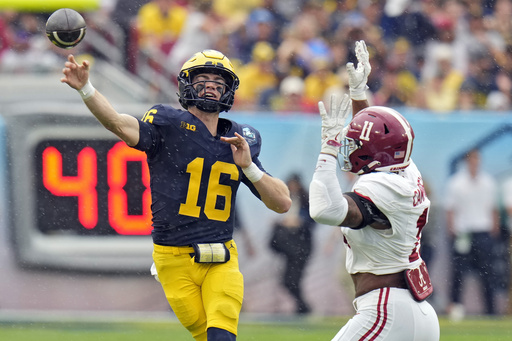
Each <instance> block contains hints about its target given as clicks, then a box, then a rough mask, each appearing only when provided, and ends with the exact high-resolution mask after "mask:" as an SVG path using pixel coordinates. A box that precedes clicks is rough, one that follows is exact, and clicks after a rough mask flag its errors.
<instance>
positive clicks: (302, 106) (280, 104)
mask: <svg viewBox="0 0 512 341" xmlns="http://www.w3.org/2000/svg"><path fill="white" fill-rule="evenodd" d="M271 109H272V110H273V111H276V112H278V113H298V112H309V113H315V114H316V110H313V109H312V108H311V106H308V105H307V103H306V101H305V99H304V80H303V79H302V78H300V77H299V76H287V77H285V78H284V79H283V80H282V81H281V83H280V84H279V93H278V94H276V95H275V96H274V97H272V100H271Z"/></svg>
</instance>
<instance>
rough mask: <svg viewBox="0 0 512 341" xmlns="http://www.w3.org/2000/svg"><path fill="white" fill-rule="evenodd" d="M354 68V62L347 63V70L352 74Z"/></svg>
mask: <svg viewBox="0 0 512 341" xmlns="http://www.w3.org/2000/svg"><path fill="white" fill-rule="evenodd" d="M355 71H356V70H355V68H354V63H352V62H350V63H347V72H348V73H349V74H352V73H354V72H355Z"/></svg>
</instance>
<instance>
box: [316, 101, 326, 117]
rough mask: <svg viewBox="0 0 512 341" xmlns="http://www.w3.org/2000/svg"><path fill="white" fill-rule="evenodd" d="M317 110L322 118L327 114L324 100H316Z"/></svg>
mask: <svg viewBox="0 0 512 341" xmlns="http://www.w3.org/2000/svg"><path fill="white" fill-rule="evenodd" d="M318 111H319V112H320V116H321V117H322V118H324V117H325V116H327V111H326V110H325V104H324V102H322V101H320V102H318Z"/></svg>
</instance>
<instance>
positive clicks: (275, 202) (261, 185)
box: [221, 133, 292, 213]
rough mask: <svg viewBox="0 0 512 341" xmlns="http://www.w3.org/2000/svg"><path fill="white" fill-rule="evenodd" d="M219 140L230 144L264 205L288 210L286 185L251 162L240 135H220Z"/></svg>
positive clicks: (248, 151) (278, 209) (281, 211)
mask: <svg viewBox="0 0 512 341" xmlns="http://www.w3.org/2000/svg"><path fill="white" fill-rule="evenodd" d="M221 140H222V141H224V142H227V143H229V144H231V150H232V151H233V159H234V161H235V163H236V164H237V165H238V166H240V167H241V168H242V171H243V172H244V174H245V176H246V177H247V178H248V179H249V180H250V181H251V182H252V183H253V184H254V187H255V188H256V190H257V191H258V193H259V194H260V197H261V201H263V203H264V204H265V206H267V207H268V208H269V209H271V210H272V211H275V212H277V213H285V212H288V210H289V209H290V206H291V204H292V200H291V198H290V191H289V190H288V187H287V186H286V184H285V183H284V182H283V181H282V180H281V179H278V178H274V177H272V176H270V175H268V174H266V173H264V172H263V171H262V170H261V169H259V168H258V166H256V164H254V163H253V162H252V158H251V150H250V148H249V144H248V143H247V141H246V140H245V139H244V138H243V137H242V135H240V134H238V133H235V137H221Z"/></svg>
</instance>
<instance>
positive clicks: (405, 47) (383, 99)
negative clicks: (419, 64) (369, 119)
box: [373, 38, 418, 107]
mask: <svg viewBox="0 0 512 341" xmlns="http://www.w3.org/2000/svg"><path fill="white" fill-rule="evenodd" d="M413 59H414V52H413V51H412V49H411V47H410V44H409V42H408V41H407V40H406V39H405V38H399V39H397V40H396V41H395V43H394V44H393V48H392V49H391V50H390V53H389V54H388V57H387V61H386V67H385V71H384V75H383V77H382V83H381V86H380V88H378V89H373V90H374V91H375V90H377V91H375V94H374V101H375V102H374V105H384V106H391V107H397V106H403V105H411V104H413V103H414V101H415V96H416V94H417V87H418V80H417V79H416V75H415V74H414V66H415V64H414V63H413ZM411 70H412V71H411Z"/></svg>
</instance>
